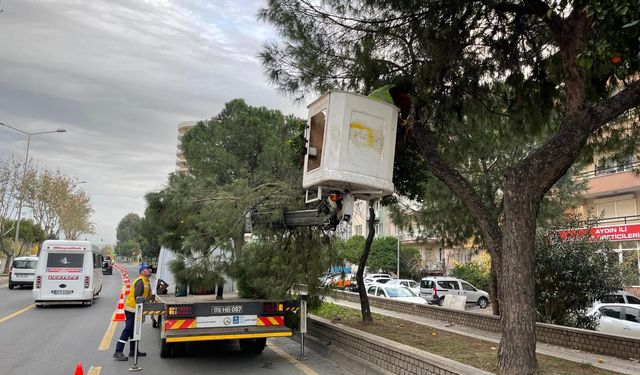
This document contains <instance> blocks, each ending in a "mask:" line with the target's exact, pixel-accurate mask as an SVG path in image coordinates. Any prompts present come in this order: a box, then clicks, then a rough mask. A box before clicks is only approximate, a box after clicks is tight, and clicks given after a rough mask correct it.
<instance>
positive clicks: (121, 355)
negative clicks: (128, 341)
mask: <svg viewBox="0 0 640 375" xmlns="http://www.w3.org/2000/svg"><path fill="white" fill-rule="evenodd" d="M113 358H115V360H116V361H128V360H129V357H127V356H126V355H124V353H118V352H115V353H113Z"/></svg>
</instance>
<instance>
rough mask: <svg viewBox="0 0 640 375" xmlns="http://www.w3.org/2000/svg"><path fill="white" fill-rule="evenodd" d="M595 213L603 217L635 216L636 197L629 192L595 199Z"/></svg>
mask: <svg viewBox="0 0 640 375" xmlns="http://www.w3.org/2000/svg"><path fill="white" fill-rule="evenodd" d="M593 203H594V204H595V209H596V212H595V214H596V215H598V216H600V215H602V217H603V218H605V219H607V218H612V217H622V216H635V215H636V199H635V198H634V197H633V195H631V194H627V195H623V196H618V197H612V198H604V199H596V200H595V201H594V202H593Z"/></svg>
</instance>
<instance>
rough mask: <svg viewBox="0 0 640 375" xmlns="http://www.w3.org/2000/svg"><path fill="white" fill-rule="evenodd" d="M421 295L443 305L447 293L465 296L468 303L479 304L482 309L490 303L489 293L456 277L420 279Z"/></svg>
mask: <svg viewBox="0 0 640 375" xmlns="http://www.w3.org/2000/svg"><path fill="white" fill-rule="evenodd" d="M420 295H421V296H422V297H424V298H426V299H427V300H429V301H432V303H433V304H438V305H440V306H442V305H443V303H444V296H446V295H454V296H465V297H467V303H475V304H478V306H479V307H480V308H481V309H484V308H486V307H487V306H488V305H489V293H487V292H485V291H484V290H480V289H477V288H476V287H474V286H473V285H471V284H469V283H468V282H466V281H464V280H461V279H456V278H455V277H439V276H437V277H434V276H430V277H425V278H423V279H422V280H421V281H420Z"/></svg>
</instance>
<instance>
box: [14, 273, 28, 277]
mask: <svg viewBox="0 0 640 375" xmlns="http://www.w3.org/2000/svg"><path fill="white" fill-rule="evenodd" d="M28 276H29V275H27V274H24V273H16V277H28Z"/></svg>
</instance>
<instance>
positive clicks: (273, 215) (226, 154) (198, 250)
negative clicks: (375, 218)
mask: <svg viewBox="0 0 640 375" xmlns="http://www.w3.org/2000/svg"><path fill="white" fill-rule="evenodd" d="M303 128H304V122H303V121H302V120H300V119H297V118H294V117H291V116H284V115H283V114H282V113H280V112H279V111H275V110H269V109H267V108H264V107H252V106H249V105H247V104H246V103H245V102H244V101H243V100H240V99H236V100H233V101H231V102H229V103H227V104H226V105H225V107H224V109H223V110H222V111H221V112H220V113H219V114H218V115H217V116H215V117H214V118H212V119H210V120H207V121H201V122H199V123H198V124H197V125H196V126H195V127H193V128H192V129H190V130H189V131H188V132H187V133H186V134H185V135H184V137H183V138H182V145H183V148H184V152H185V156H186V159H187V163H188V165H189V173H188V174H184V175H179V174H172V175H170V176H169V180H168V183H167V186H166V187H165V188H164V189H162V190H160V191H158V192H153V193H149V194H147V196H146V200H147V205H148V206H147V209H146V211H145V220H149V222H150V223H152V224H153V225H155V226H157V227H158V228H159V229H160V235H159V243H160V244H162V245H163V246H166V247H167V248H170V249H173V250H174V251H176V253H177V254H178V255H179V256H178V261H177V262H176V265H175V267H176V270H184V272H180V273H179V274H182V275H185V274H186V273H188V272H189V271H188V270H189V269H190V268H191V267H190V264H189V262H190V259H195V258H198V257H202V256H203V255H204V254H209V253H210V252H211V250H212V249H215V248H218V249H226V250H228V251H231V252H232V253H233V256H232V257H230V260H229V259H228V260H226V261H225V262H222V263H224V264H218V263H219V262H204V263H201V264H200V265H199V266H198V267H205V268H206V269H207V272H206V274H207V277H206V278H205V277H200V278H198V277H195V278H193V277H190V278H188V279H187V278H183V279H181V280H180V281H181V282H185V283H190V284H191V285H192V287H193V286H195V285H200V286H203V287H207V288H208V287H211V283H212V282H214V281H216V282H217V281H218V280H220V279H221V276H222V275H221V273H222V272H225V273H228V274H230V275H231V276H233V277H234V278H236V279H237V280H238V285H239V286H240V290H241V291H242V292H243V293H245V295H246V296H265V295H269V296H271V297H275V296H276V294H279V296H282V293H284V292H285V291H287V290H288V289H289V287H291V285H294V284H295V283H292V280H294V279H295V281H296V282H299V283H309V284H311V285H313V283H314V282H315V281H314V280H316V279H317V278H318V276H319V275H320V273H322V271H324V270H326V269H327V268H328V267H329V265H330V264H331V263H332V261H333V260H335V256H331V255H330V254H329V253H330V251H331V247H330V246H328V245H327V242H328V241H329V239H328V238H326V236H324V235H323V234H322V233H309V230H308V228H307V229H304V228H299V229H288V228H284V227H283V225H282V224H281V223H282V213H283V211H284V209H290V210H294V209H299V208H302V207H304V206H303V204H302V202H303V198H302V197H303V191H302V188H301V173H300V171H301V170H302V160H303V159H302V157H303V152H304V149H303V147H304V142H303V139H302V132H303ZM248 216H251V217H252V236H253V240H252V242H250V244H248V245H247V246H245V233H244V232H245V229H246V224H247V217H248ZM302 239H304V241H302ZM300 254H315V256H307V257H300ZM250 259H253V260H256V259H259V260H260V261H259V262H258V261H249V260H250ZM294 260H295V261H299V262H300V263H299V264H296V265H294V264H293V261H294ZM292 270H296V272H292ZM298 271H299V272H298ZM316 273H317V274H316ZM285 274H286V277H284V276H285ZM177 276H179V275H177ZM256 279H260V280H263V281H264V280H269V281H270V284H268V285H259V283H257V282H256ZM312 292H313V291H312Z"/></svg>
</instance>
